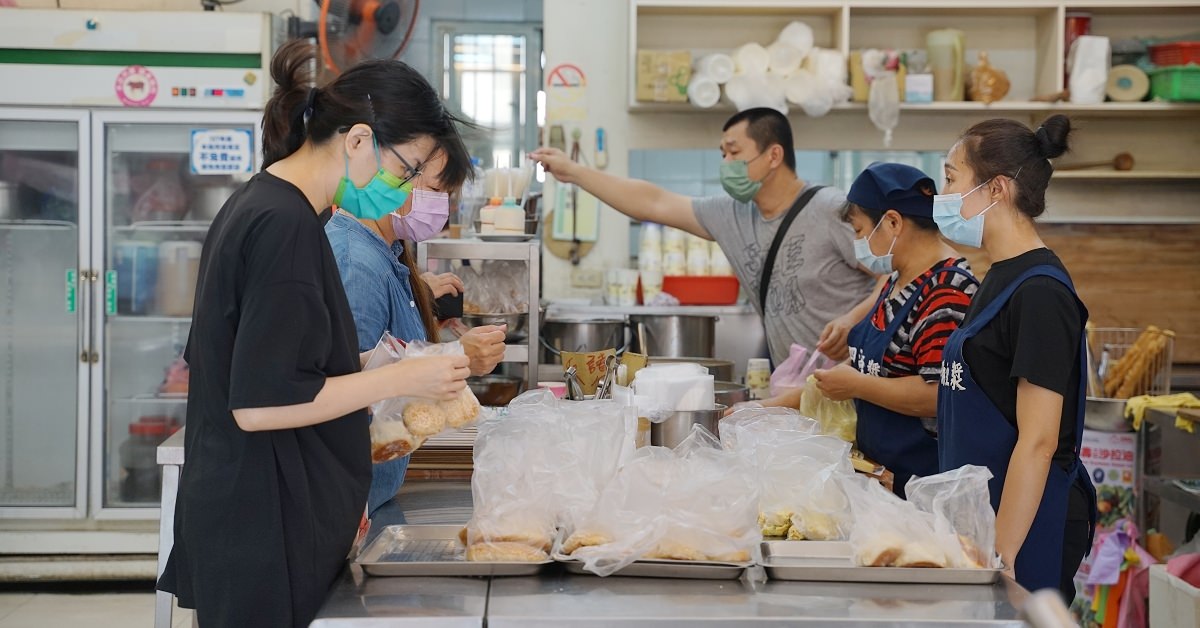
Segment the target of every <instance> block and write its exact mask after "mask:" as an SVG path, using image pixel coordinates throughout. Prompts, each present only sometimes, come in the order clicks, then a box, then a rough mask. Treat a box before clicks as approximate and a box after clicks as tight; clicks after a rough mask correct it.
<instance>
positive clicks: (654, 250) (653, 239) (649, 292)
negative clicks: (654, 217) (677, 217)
mask: <svg viewBox="0 0 1200 628" xmlns="http://www.w3.org/2000/svg"><path fill="white" fill-rule="evenodd" d="M662 240H663V227H662V225H656V224H654V223H649V222H647V223H643V224H642V241H641V243H640V245H639V248H638V271H639V272H640V273H641V280H642V302H643V303H649V302H650V300H651V299H653V298H654V297H656V296H658V294H659V293H660V292H662V282H663V280H662V278H663V250H662V245H663V242H662Z"/></svg>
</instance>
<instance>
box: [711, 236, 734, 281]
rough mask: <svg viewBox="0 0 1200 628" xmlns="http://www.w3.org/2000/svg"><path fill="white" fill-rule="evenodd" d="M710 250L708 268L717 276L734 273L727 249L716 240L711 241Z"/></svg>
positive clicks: (726, 275)
mask: <svg viewBox="0 0 1200 628" xmlns="http://www.w3.org/2000/svg"><path fill="white" fill-rule="evenodd" d="M708 245H709V250H708V270H709V272H710V273H711V274H712V275H713V276H715V277H728V276H729V275H732V274H733V267H732V266H730V265H729V258H727V257H725V251H722V250H721V247H720V246H719V245H718V244H717V243H716V242H709V243H708Z"/></svg>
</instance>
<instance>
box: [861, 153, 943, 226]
mask: <svg viewBox="0 0 1200 628" xmlns="http://www.w3.org/2000/svg"><path fill="white" fill-rule="evenodd" d="M934 194H937V188H936V187H935V186H934V184H933V179H932V178H930V177H929V175H927V174H925V173H924V172H922V171H921V170H920V169H918V168H914V167H912V166H907V165H904V164H893V163H884V162H882V161H877V162H875V163H873V164H871V165H869V166H867V169H866V170H863V171H862V174H860V175H858V178H856V179H855V180H854V183H853V184H852V185H851V186H850V191H849V192H847V193H846V199H847V200H849V201H850V202H851V203H854V204H855V205H858V206H859V207H864V208H866V209H872V210H875V211H878V212H886V211H887V210H889V209H894V210H896V211H898V212H900V213H901V214H904V215H906V216H920V217H924V218H933V195H934Z"/></svg>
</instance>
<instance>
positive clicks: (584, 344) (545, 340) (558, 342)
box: [539, 317, 626, 364]
mask: <svg viewBox="0 0 1200 628" xmlns="http://www.w3.org/2000/svg"><path fill="white" fill-rule="evenodd" d="M539 340H540V341H541V345H542V359H541V363H542V364H561V363H562V358H561V357H560V355H559V354H561V353H562V352H563V351H572V352H579V353H584V352H591V351H603V350H605V349H616V350H617V352H618V353H624V352H625V349H626V342H625V320H624V319H620V318H591V317H587V318H554V319H550V320H547V321H546V322H545V323H543V324H542V329H541V334H540V338H539Z"/></svg>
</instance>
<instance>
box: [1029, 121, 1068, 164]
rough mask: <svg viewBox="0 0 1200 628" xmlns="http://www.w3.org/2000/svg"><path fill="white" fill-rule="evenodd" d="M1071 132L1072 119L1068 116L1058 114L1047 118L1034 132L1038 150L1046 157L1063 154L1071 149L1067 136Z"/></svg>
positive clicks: (1052, 157) (1050, 157)
mask: <svg viewBox="0 0 1200 628" xmlns="http://www.w3.org/2000/svg"><path fill="white" fill-rule="evenodd" d="M1070 133H1071V119H1070V118H1068V117H1067V116H1064V115H1061V114H1056V115H1053V116H1050V117H1049V118H1046V121H1045V122H1042V126H1040V127H1038V128H1037V131H1034V133H1033V135H1034V137H1035V138H1037V142H1038V152H1039V153H1040V154H1041V156H1042V157H1044V158H1046V159H1054V158H1055V157H1059V156H1061V155H1062V154H1063V153H1065V152H1067V151H1068V150H1069V149H1070V147H1069V144H1068V142H1067V136H1068V135H1070Z"/></svg>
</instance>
